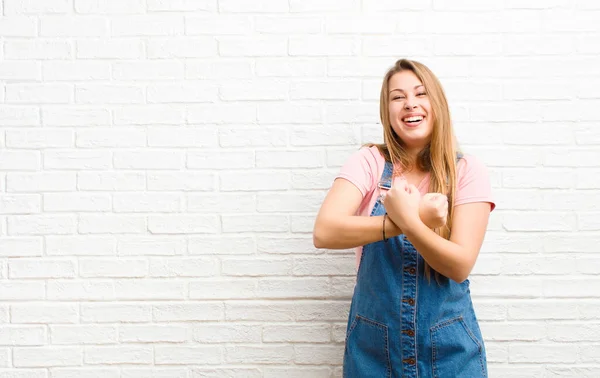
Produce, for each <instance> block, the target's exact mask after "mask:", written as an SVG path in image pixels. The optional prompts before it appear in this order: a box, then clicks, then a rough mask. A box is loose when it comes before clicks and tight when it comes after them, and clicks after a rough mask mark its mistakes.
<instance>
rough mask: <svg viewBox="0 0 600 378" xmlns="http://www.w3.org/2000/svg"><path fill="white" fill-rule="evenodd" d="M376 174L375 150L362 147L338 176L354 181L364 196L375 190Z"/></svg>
mask: <svg viewBox="0 0 600 378" xmlns="http://www.w3.org/2000/svg"><path fill="white" fill-rule="evenodd" d="M372 148H376V147H372ZM376 174H377V159H376V158H375V156H374V155H373V151H371V148H368V147H362V148H361V149H359V150H358V151H356V152H355V153H353V154H352V155H351V156H350V157H349V158H348V160H346V163H344V165H343V166H342V168H341V170H340V172H339V174H338V175H337V176H336V178H343V179H346V180H348V181H350V182H351V183H353V184H354V185H355V186H356V187H357V188H358V190H360V192H361V193H362V195H363V198H364V197H365V196H366V195H367V193H369V192H370V191H372V190H373V188H374V186H375V180H376V178H375V177H376Z"/></svg>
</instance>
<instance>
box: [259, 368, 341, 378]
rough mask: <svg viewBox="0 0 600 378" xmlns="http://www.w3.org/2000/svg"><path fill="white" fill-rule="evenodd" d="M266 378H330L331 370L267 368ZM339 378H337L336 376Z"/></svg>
mask: <svg viewBox="0 0 600 378" xmlns="http://www.w3.org/2000/svg"><path fill="white" fill-rule="evenodd" d="M264 372H265V375H264V377H265V378H276V377H287V378H303V377H312V378H330V377H332V375H331V370H330V368H328V367H304V366H293V367H268V366H267V367H265V369H264ZM336 377H337V376H336Z"/></svg>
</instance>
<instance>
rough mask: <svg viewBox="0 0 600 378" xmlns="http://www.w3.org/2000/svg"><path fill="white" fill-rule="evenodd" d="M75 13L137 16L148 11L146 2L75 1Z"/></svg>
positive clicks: (133, 0) (139, 0)
mask: <svg viewBox="0 0 600 378" xmlns="http://www.w3.org/2000/svg"><path fill="white" fill-rule="evenodd" d="M73 2H74V4H75V11H76V12H77V13H82V14H103V15H113V14H137V13H144V12H145V11H146V2H145V1H144V0H122V1H119V2H114V1H112V0H73Z"/></svg>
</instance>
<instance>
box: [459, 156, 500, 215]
mask: <svg viewBox="0 0 600 378" xmlns="http://www.w3.org/2000/svg"><path fill="white" fill-rule="evenodd" d="M456 181H457V182H456V189H457V193H456V202H455V205H460V204H464V203H469V202H490V203H491V205H492V210H493V209H494V208H495V207H496V205H495V203H494V200H493V194H492V187H491V182H490V176H489V172H488V168H487V166H486V165H485V164H484V163H483V161H481V160H480V159H479V158H477V157H476V156H474V155H471V154H463V157H462V158H461V159H459V160H458V163H457V180H456Z"/></svg>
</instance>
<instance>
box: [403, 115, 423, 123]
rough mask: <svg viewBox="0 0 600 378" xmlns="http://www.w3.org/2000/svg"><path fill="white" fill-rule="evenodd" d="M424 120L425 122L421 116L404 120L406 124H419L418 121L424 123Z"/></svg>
mask: <svg viewBox="0 0 600 378" xmlns="http://www.w3.org/2000/svg"><path fill="white" fill-rule="evenodd" d="M422 120H423V117H421V116H416V117H410V118H404V122H418V121H422Z"/></svg>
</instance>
